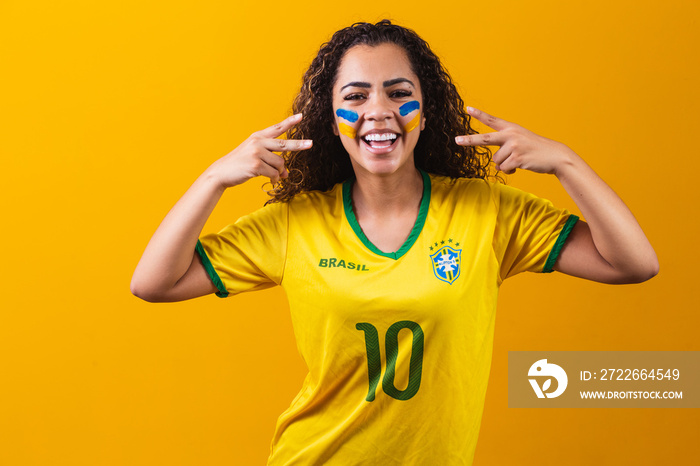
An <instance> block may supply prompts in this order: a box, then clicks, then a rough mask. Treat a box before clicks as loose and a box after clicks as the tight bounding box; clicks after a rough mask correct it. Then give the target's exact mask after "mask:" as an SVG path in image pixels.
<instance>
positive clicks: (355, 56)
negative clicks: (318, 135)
mask: <svg viewBox="0 0 700 466" xmlns="http://www.w3.org/2000/svg"><path fill="white" fill-rule="evenodd" d="M422 107H423V95H422V93H421V88H420V83H419V82H418V76H416V75H415V73H414V72H413V71H412V70H411V64H410V62H409V60H408V56H407V55H406V52H405V51H404V50H403V49H402V48H401V47H399V46H398V45H395V44H391V43H385V44H381V45H378V46H376V47H371V46H367V45H357V46H355V47H353V48H351V49H349V50H348V51H347V52H346V53H345V56H344V57H343V60H342V62H341V63H340V66H339V68H338V74H337V76H336V81H335V85H334V86H333V113H334V115H335V120H334V122H333V130H334V132H335V134H336V135H338V136H339V137H340V140H341V142H342V143H343V146H344V147H345V149H346V150H347V151H348V154H350V160H351V162H352V166H353V169H354V171H355V174H356V175H360V174H365V173H367V174H375V175H389V174H394V173H397V172H400V171H402V170H414V168H413V167H414V162H413V150H414V148H415V147H416V143H417V142H418V137H419V136H420V130H422V129H423V128H424V127H425V118H423V115H422V111H421V109H422Z"/></svg>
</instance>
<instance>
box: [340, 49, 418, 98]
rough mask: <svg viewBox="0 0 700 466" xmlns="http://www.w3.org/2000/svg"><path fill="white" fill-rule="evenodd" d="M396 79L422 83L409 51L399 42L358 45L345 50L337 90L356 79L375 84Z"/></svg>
mask: <svg viewBox="0 0 700 466" xmlns="http://www.w3.org/2000/svg"><path fill="white" fill-rule="evenodd" d="M395 78H408V79H410V80H411V81H413V82H414V83H415V84H416V86H417V85H418V77H417V76H416V75H415V73H414V72H413V70H412V69H411V62H410V61H409V59H408V55H407V54H406V51H405V50H404V49H403V48H402V47H400V46H398V45H396V44H391V43H387V44H380V45H377V46H369V45H356V46H354V47H352V48H351V49H349V50H348V51H347V52H345V55H344V56H343V59H342V60H341V62H340V66H339V67H338V73H337V75H336V81H335V85H334V86H333V87H334V90H338V89H340V88H341V87H342V86H344V85H345V84H347V83H349V82H352V81H363V82H368V83H370V84H372V85H375V84H376V83H380V82H384V81H388V80H390V79H395Z"/></svg>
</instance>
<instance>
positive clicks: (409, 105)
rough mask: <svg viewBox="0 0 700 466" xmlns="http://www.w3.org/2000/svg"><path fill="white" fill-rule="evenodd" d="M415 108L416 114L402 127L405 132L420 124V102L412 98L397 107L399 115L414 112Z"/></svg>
mask: <svg viewBox="0 0 700 466" xmlns="http://www.w3.org/2000/svg"><path fill="white" fill-rule="evenodd" d="M416 110H417V111H418V112H417V113H416V115H415V116H414V117H413V118H412V119H411V121H409V122H408V123H406V125H405V126H404V127H403V129H404V131H406V132H407V133H410V132H411V131H413V130H414V129H416V128H418V125H419V124H420V103H418V101H417V100H412V101H410V102H406V103H405V104H403V105H402V106H400V107H399V113H400V114H401V116H406V115H408V114H409V113H412V112H415V111H416Z"/></svg>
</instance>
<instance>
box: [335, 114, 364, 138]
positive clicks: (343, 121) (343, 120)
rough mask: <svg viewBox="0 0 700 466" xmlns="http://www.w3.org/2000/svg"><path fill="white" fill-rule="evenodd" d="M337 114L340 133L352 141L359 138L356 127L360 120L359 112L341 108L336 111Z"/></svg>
mask: <svg viewBox="0 0 700 466" xmlns="http://www.w3.org/2000/svg"><path fill="white" fill-rule="evenodd" d="M335 114H336V115H337V116H338V131H339V132H340V134H343V135H345V136H347V137H349V138H350V139H355V137H356V136H357V128H356V127H355V124H356V123H357V120H358V119H359V118H360V116H359V115H358V114H357V112H353V111H352V110H345V109H344V108H339V109H338V110H336V111H335Z"/></svg>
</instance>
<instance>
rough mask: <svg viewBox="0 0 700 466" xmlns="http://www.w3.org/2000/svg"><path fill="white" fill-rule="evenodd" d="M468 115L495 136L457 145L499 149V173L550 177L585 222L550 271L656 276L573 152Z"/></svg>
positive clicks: (654, 263) (613, 203) (626, 220)
mask: <svg viewBox="0 0 700 466" xmlns="http://www.w3.org/2000/svg"><path fill="white" fill-rule="evenodd" d="M468 112H469V114H470V115H472V116H473V117H475V118H476V119H477V120H479V121H481V122H482V123H484V124H486V125H488V126H489V127H491V128H493V129H495V130H496V132H493V133H484V134H476V135H470V136H459V137H457V143H458V144H460V145H464V146H468V145H496V146H500V148H499V149H498V151H496V153H495V154H494V155H493V161H494V162H495V163H496V166H497V167H499V169H500V170H502V171H504V172H505V173H513V172H515V170H516V169H517V168H521V169H525V170H530V171H534V172H537V173H549V174H553V175H555V176H556V177H557V178H558V179H559V181H560V182H561V184H562V186H563V187H564V189H565V190H566V192H567V193H568V194H569V196H571V198H572V199H573V201H574V202H575V203H576V205H577V206H578V208H579V209H580V210H581V213H582V214H583V216H584V217H585V218H586V220H587V223H586V222H582V221H581V222H577V224H576V226H575V227H574V229H573V230H572V232H571V235H570V236H569V238H568V239H567V241H566V243H565V246H564V248H562V251H561V253H560V255H559V258H558V260H557V262H556V264H555V266H554V268H555V270H558V271H560V272H563V273H566V274H569V275H574V276H577V277H582V278H587V279H589V280H594V281H598V282H603V283H638V282H642V281H645V280H648V279H650V278H652V277H653V276H654V275H656V274H657V273H658V270H659V263H658V260H657V258H656V253H655V252H654V249H653V247H652V246H651V244H650V243H649V240H648V239H647V237H646V236H645V235H644V232H643V231H642V228H641V227H640V226H639V223H638V222H637V220H636V219H635V218H634V215H633V214H632V212H631V211H630V210H629V208H628V207H627V206H626V205H625V203H624V202H623V201H622V199H620V197H619V196H618V195H617V194H615V192H614V191H613V190H612V189H611V188H610V187H609V186H608V185H607V184H606V183H605V181H603V180H602V179H601V178H600V177H599V176H598V175H597V174H596V173H595V172H594V171H593V169H592V168H591V167H590V166H588V164H586V162H585V161H584V160H583V159H582V158H581V157H579V156H578V155H577V154H576V153H575V152H574V151H573V150H571V149H570V148H569V147H567V146H566V145H564V144H562V143H560V142H557V141H553V140H551V139H547V138H545V137H542V136H539V135H537V134H535V133H532V132H531V131H528V130H526V129H525V128H523V127H521V126H519V125H516V124H515V123H511V122H508V121H505V120H502V119H500V118H496V117H494V116H491V115H489V114H487V113H485V112H482V111H480V110H476V109H471V108H469V109H468Z"/></svg>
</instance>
